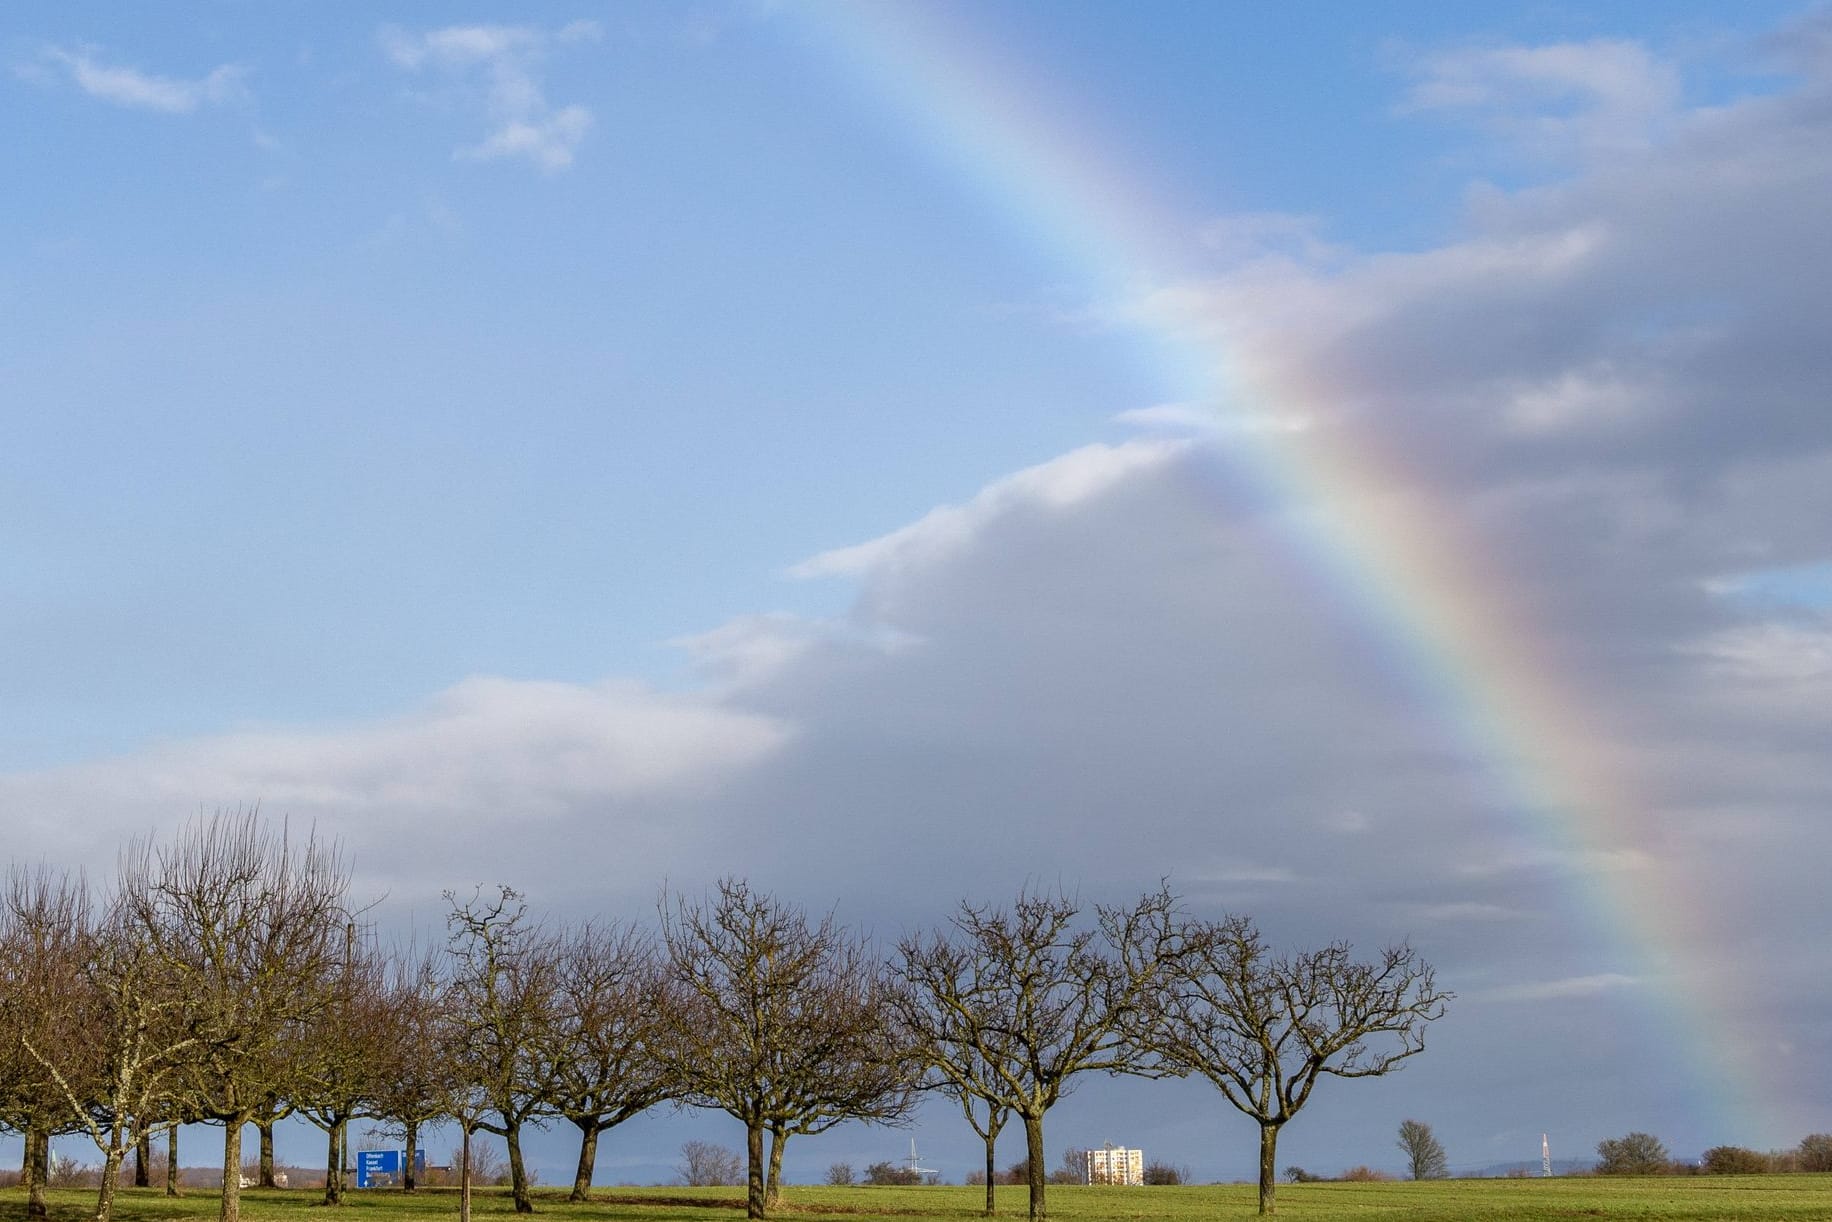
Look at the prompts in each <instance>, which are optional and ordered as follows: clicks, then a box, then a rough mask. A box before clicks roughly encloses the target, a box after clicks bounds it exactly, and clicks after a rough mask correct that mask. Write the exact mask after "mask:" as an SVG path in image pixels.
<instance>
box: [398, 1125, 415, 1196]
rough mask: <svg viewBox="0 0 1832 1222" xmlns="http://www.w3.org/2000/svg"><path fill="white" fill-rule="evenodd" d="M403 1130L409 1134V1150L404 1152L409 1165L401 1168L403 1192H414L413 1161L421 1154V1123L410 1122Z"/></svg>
mask: <svg viewBox="0 0 1832 1222" xmlns="http://www.w3.org/2000/svg"><path fill="white" fill-rule="evenodd" d="M401 1128H402V1129H403V1130H404V1131H405V1132H406V1134H407V1149H406V1150H405V1151H404V1153H405V1154H406V1155H407V1165H406V1166H404V1167H402V1168H401V1191H402V1192H412V1191H413V1190H414V1178H413V1160H414V1157H415V1156H416V1155H417V1154H419V1152H420V1122H419V1121H417V1120H409V1121H407V1122H405V1123H404V1124H402V1126H401Z"/></svg>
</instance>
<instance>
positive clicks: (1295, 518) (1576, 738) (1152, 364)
mask: <svg viewBox="0 0 1832 1222" xmlns="http://www.w3.org/2000/svg"><path fill="white" fill-rule="evenodd" d="M960 20H961V19H960V17H959V16H952V15H950V14H949V11H946V10H944V8H943V6H939V5H934V6H932V5H916V4H910V5H905V4H893V3H873V4H830V5H821V6H818V7H817V8H816V9H814V10H813V13H812V15H811V16H810V18H809V21H810V29H811V30H812V32H813V34H814V35H815V37H816V38H817V40H818V41H820V42H822V43H823V44H824V45H825V49H826V50H827V51H828V52H829V53H830V54H831V56H832V58H833V61H834V63H835V64H836V65H838V67H839V69H840V70H841V71H843V72H845V73H848V74H850V75H853V76H855V77H856V78H857V83H858V87H859V89H860V90H861V91H862V92H863V93H864V94H866V95H867V96H873V97H876V98H878V99H880V100H882V101H885V102H888V103H889V104H890V105H891V106H893V107H894V108H895V109H896V110H898V111H899V112H901V114H902V115H903V117H904V118H905V119H906V120H907V122H908V124H909V125H910V129H911V131H912V133H913V134H914V135H915V136H917V137H918V138H920V139H921V140H923V141H924V142H925V143H926V144H927V145H928V146H929V152H930V153H931V154H932V155H934V156H936V157H937V158H938V159H939V161H940V162H941V163H942V164H943V165H944V166H945V167H947V169H948V170H949V171H950V172H952V173H955V174H958V175H960V176H962V177H963V178H964V180H965V181H966V182H968V183H970V184H972V185H973V186H974V187H975V188H977V189H979V190H981V191H983V192H984V194H985V196H986V199H987V202H988V204H989V205H990V206H991V208H992V209H993V210H994V211H995V212H997V213H1000V214H1003V215H1004V216H1005V217H1007V218H1008V219H1009V220H1010V221H1012V222H1014V223H1015V225H1016V227H1017V228H1019V229H1020V230H1021V231H1022V233H1023V234H1024V235H1025V236H1026V237H1027V238H1029V239H1032V240H1034V241H1036V242H1038V243H1040V244H1041V245H1042V247H1043V248H1044V250H1043V253H1046V254H1048V255H1051V256H1055V257H1066V258H1068V259H1070V260H1071V261H1073V263H1074V264H1075V266H1077V267H1078V268H1079V269H1080V271H1081V272H1082V274H1083V275H1084V276H1085V277H1086V278H1087V279H1089V280H1090V281H1092V282H1093V284H1094V286H1095V288H1096V290H1097V291H1101V292H1105V293H1108V294H1110V295H1112V296H1113V297H1114V298H1116V299H1120V300H1128V299H1137V298H1138V297H1139V296H1140V295H1141V294H1142V292H1143V291H1144V290H1145V289H1148V288H1149V287H1150V286H1152V285H1154V284H1162V283H1174V282H1175V281H1176V279H1177V278H1178V276H1177V273H1178V272H1179V271H1180V270H1183V269H1187V267H1188V266H1189V260H1188V247H1187V246H1186V245H1184V244H1185V243H1187V242H1188V241H1189V240H1190V238H1189V235H1192V234H1194V233H1195V231H1196V228H1197V227H1196V226H1195V225H1194V224H1192V222H1191V220H1190V219H1189V218H1190V217H1191V216H1192V215H1195V214H1194V213H1193V212H1192V211H1191V210H1189V209H1184V208H1177V207H1170V206H1168V205H1166V204H1165V203H1164V202H1162V196H1161V195H1157V194H1154V193H1152V192H1150V191H1147V190H1144V189H1142V187H1141V182H1142V180H1143V177H1144V176H1143V175H1141V174H1140V173H1138V172H1136V171H1133V170H1132V169H1131V167H1128V166H1126V165H1125V164H1124V162H1123V159H1121V158H1119V157H1117V156H1115V155H1113V154H1111V153H1109V152H1107V151H1106V150H1108V149H1111V148H1115V147H1118V142H1116V141H1113V140H1103V138H1102V136H1101V123H1100V118H1099V116H1097V115H1090V114H1086V113H1077V110H1076V107H1075V104H1074V99H1073V98H1065V97H1062V96H1060V93H1059V91H1058V90H1057V89H1056V88H1055V87H1054V86H1053V84H1052V83H1050V82H1046V81H1044V80H1042V79H1039V77H1038V74H1037V73H1036V72H1035V71H1034V70H1033V69H1032V68H1031V67H1030V66H1028V65H1026V64H1025V63H1023V62H1022V61H1021V60H1020V59H1018V58H1016V57H1013V56H1010V55H1005V54H1002V53H1001V49H1000V48H999V47H997V46H996V45H995V44H994V43H993V42H992V41H991V40H989V39H988V38H987V37H986V36H985V33H984V32H983V31H980V30H975V29H968V28H965V27H963V26H962V25H960V24H959V22H960ZM1162 296H1163V295H1160V299H1159V300H1158V304H1157V305H1156V307H1155V308H1154V309H1152V310H1151V311H1149V317H1147V318H1146V319H1145V320H1144V321H1143V322H1142V323H1141V324H1140V326H1139V338H1140V341H1141V342H1140V348H1139V356H1140V359H1141V360H1142V361H1143V363H1144V370H1145V372H1147V373H1148V374H1149V375H1150V376H1152V377H1153V378H1154V379H1157V380H1159V382H1160V384H1163V385H1166V386H1168V387H1170V388H1172V389H1171V393H1170V395H1169V396H1168V397H1171V398H1177V399H1185V400H1194V401H1196V402H1200V403H1204V404H1214V405H1226V406H1225V407H1222V406H1216V407H1214V408H1212V409H1211V410H1212V411H1214V412H1215V413H1216V416H1217V420H1218V421H1220V422H1225V421H1226V420H1227V419H1228V418H1229V417H1230V416H1232V417H1235V418H1237V419H1238V418H1240V417H1241V416H1243V415H1245V416H1246V419H1247V420H1248V421H1249V422H1252V421H1255V420H1257V421H1259V422H1262V423H1263V422H1265V421H1266V420H1268V419H1278V418H1280V417H1283V418H1287V419H1290V418H1293V417H1295V418H1299V419H1302V418H1304V417H1305V416H1307V415H1309V414H1310V413H1309V412H1307V410H1306V409H1307V406H1308V405H1311V404H1316V405H1326V404H1329V403H1331V402H1333V401H1336V400H1339V399H1340V397H1341V396H1340V395H1339V394H1337V393H1335V392H1334V391H1333V390H1332V388H1330V387H1327V386H1320V385H1311V384H1306V383H1305V380H1304V379H1302V378H1301V377H1298V376H1294V375H1293V374H1291V373H1290V372H1289V371H1286V370H1279V369H1276V368H1273V367H1272V366H1270V365H1269V364H1268V363H1267V362H1264V361H1256V360H1255V359H1254V354H1252V353H1250V352H1246V351H1241V350H1238V349H1239V347H1240V346H1239V345H1238V344H1231V342H1230V340H1229V339H1228V338H1227V337H1226V336H1225V335H1223V336H1221V337H1219V338H1218V337H1217V328H1216V325H1215V320H1214V319H1213V318H1207V317H1203V316H1200V315H1199V313H1198V312H1197V310H1196V308H1195V307H1194V306H1192V305H1189V304H1179V303H1178V302H1177V301H1176V300H1175V299H1174V298H1172V299H1171V300H1168V301H1165V300H1162V299H1161V298H1162ZM1271 412H1276V413H1277V415H1276V416H1271V415H1270V413H1271ZM1249 413H1250V414H1249ZM1319 414H1328V413H1319ZM1228 436H1229V442H1230V444H1228V445H1226V446H1222V447H1217V448H1218V449H1219V450H1220V451H1221V452H1222V460H1223V461H1224V462H1226V463H1227V464H1228V468H1227V478H1228V479H1229V480H1230V481H1232V482H1234V483H1235V484H1236V486H1239V487H1242V488H1243V489H1244V490H1245V491H1247V492H1249V493H1251V494H1253V495H1254V496H1255V498H1256V499H1263V500H1264V501H1265V502H1266V503H1269V504H1275V505H1279V506H1283V507H1285V509H1284V512H1283V513H1282V514H1281V515H1280V517H1281V520H1282V521H1283V522H1284V523H1285V528H1286V530H1287V532H1288V533H1287V536H1286V541H1285V543H1286V546H1288V547H1289V548H1290V549H1291V550H1292V552H1293V553H1294V556H1295V559H1296V562H1297V563H1298V564H1299V565H1300V566H1301V568H1302V569H1303V570H1304V571H1305V572H1306V573H1307V574H1308V575H1309V577H1310V579H1311V580H1313V581H1315V582H1318V583H1319V584H1321V585H1323V586H1325V587H1327V588H1328V590H1329V591H1330V592H1331V595H1332V597H1333V598H1335V599H1337V600H1339V601H1340V603H1341V605H1343V606H1345V607H1348V608H1351V609H1352V614H1353V617H1354V619H1355V620H1356V622H1357V623H1358V624H1359V626H1360V629H1361V631H1362V632H1363V633H1364V635H1365V639H1366V641H1367V642H1368V644H1369V646H1370V647H1371V648H1373V649H1376V650H1378V651H1379V652H1380V654H1381V656H1382V660H1383V662H1384V664H1385V665H1387V666H1388V667H1390V668H1391V669H1392V670H1393V672H1394V673H1396V674H1398V675H1400V676H1402V677H1403V678H1404V680H1405V682H1406V683H1407V684H1408V685H1409V688H1410V690H1411V691H1413V692H1414V693H1415V695H1416V698H1417V699H1418V700H1419V701H1420V703H1421V705H1422V707H1424V708H1426V709H1427V710H1430V711H1431V712H1432V713H1433V715H1434V718H1435V721H1436V723H1437V724H1438V726H1439V727H1440V729H1441V732H1442V733H1443V734H1444V735H1445V736H1446V737H1447V738H1448V739H1449V740H1450V741H1451V742H1452V744H1453V745H1454V746H1455V747H1456V749H1457V750H1458V751H1460V752H1461V753H1462V755H1463V756H1464V758H1466V759H1468V760H1469V761H1471V762H1472V763H1473V764H1474V765H1475V766H1477V767H1478V768H1480V770H1481V772H1482V774H1483V775H1485V776H1486V777H1488V778H1489V783H1490V784H1491V785H1492V786H1493V787H1494V800H1493V805H1494V807H1495V808H1496V809H1500V810H1504V811H1506V812H1508V815H1509V817H1511V818H1512V819H1513V820H1515V821H1516V823H1517V824H1518V826H1519V828H1520V829H1521V830H1523V831H1524V832H1525V833H1526V834H1527V835H1528V836H1529V837H1530V838H1531V839H1532V840H1533V842H1534V843H1536V844H1538V845H1540V846H1542V847H1543V848H1545V849H1547V850H1549V852H1550V853H1551V854H1553V855H1556V857H1557V859H1559V860H1564V861H1570V862H1578V863H1582V862H1591V863H1595V862H1599V861H1605V860H1609V859H1612V858H1616V859H1619V858H1621V857H1622V856H1623V855H1624V854H1631V853H1632V854H1640V853H1642V852H1643V850H1645V849H1646V848H1647V846H1656V847H1655V850H1654V851H1653V852H1652V853H1648V854H1647V855H1646V859H1645V860H1644V861H1643V862H1642V868H1636V869H1622V870H1601V869H1595V868H1589V869H1587V868H1582V867H1581V866H1578V867H1574V868H1572V869H1570V870H1569V871H1568V880H1569V884H1570V887H1571V891H1572V897H1571V902H1572V904H1573V905H1574V907H1575V908H1576V909H1577V910H1578V911H1579V912H1580V913H1581V914H1582V917H1583V919H1585V920H1588V921H1589V922H1590V923H1591V925H1592V927H1593V929H1594V932H1595V933H1596V934H1597V935H1599V936H1600V937H1601V938H1602V940H1603V942H1604V953H1605V954H1606V955H1607V957H1608V958H1609V959H1610V960H1612V961H1613V963H1614V965H1615V966H1614V969H1613V971H1614V974H1618V975H1621V976H1624V977H1630V978H1633V979H1634V980H1636V981H1638V982H1640V983H1639V985H1638V987H1636V988H1634V989H1633V990H1629V991H1628V992H1629V995H1632V996H1634V997H1636V998H1637V999H1638V1001H1639V1004H1640V1007H1641V1013H1640V1015H1639V1018H1640V1020H1641V1021H1642V1022H1644V1023H1645V1025H1646V1027H1647V1036H1648V1038H1652V1039H1656V1040H1660V1041H1662V1042H1663V1043H1662V1045H1657V1046H1664V1048H1665V1049H1667V1050H1668V1051H1669V1054H1670V1056H1671V1059H1672V1062H1673V1064H1674V1069H1675V1075H1676V1076H1678V1075H1682V1074H1684V1075H1689V1076H1690V1078H1689V1084H1690V1088H1691V1092H1692V1096H1691V1098H1690V1099H1689V1101H1688V1106H1689V1107H1691V1108H1692V1109H1694V1114H1695V1118H1696V1119H1698V1120H1699V1121H1700V1123H1701V1125H1702V1126H1703V1127H1705V1128H1706V1129H1707V1130H1709V1131H1721V1133H1722V1135H1723V1139H1724V1140H1742V1141H1747V1140H1749V1137H1748V1135H1749V1134H1753V1133H1759V1132H1764V1131H1766V1130H1769V1129H1772V1128H1773V1127H1774V1126H1775V1124H1776V1116H1775V1115H1774V1112H1773V1110H1772V1109H1765V1108H1761V1107H1758V1106H1757V1104H1758V1102H1759V1101H1761V1100H1766V1099H1782V1098H1785V1097H1786V1095H1787V1092H1785V1091H1783V1090H1780V1089H1778V1087H1779V1085H1780V1084H1778V1083H1770V1084H1764V1083H1761V1082H1760V1080H1759V1078H1757V1077H1754V1076H1752V1074H1751V1073H1750V1069H1751V1066H1752V1065H1754V1064H1756V1063H1758V1062H1759V1061H1760V1060H1761V1059H1762V1058H1760V1057H1759V1056H1758V1055H1756V1052H1757V1050H1755V1049H1754V1048H1751V1047H1750V1046H1749V1045H1748V1042H1747V1037H1746V1036H1739V1034H1738V1033H1739V1027H1738V1024H1737V1023H1736V1022H1733V1020H1732V1016H1731V1015H1730V1014H1729V1013H1728V1011H1727V1009H1726V1008H1725V1007H1724V1006H1723V1004H1722V1002H1721V1001H1720V1000H1719V999H1720V998H1729V997H1734V996H1736V995H1737V991H1736V989H1735V988H1734V986H1733V985H1732V983H1731V982H1729V981H1727V980H1725V979H1723V978H1722V976H1721V973H1719V972H1718V971H1715V970H1713V969H1710V968H1707V967H1706V966H1704V965H1703V963H1702V961H1701V960H1700V958H1699V956H1697V955H1696V954H1694V953H1692V952H1690V951H1689V949H1688V948H1690V947H1693V946H1697V945H1701V944H1702V939H1703V938H1704V931H1703V930H1702V929H1701V928H1700V926H1699V923H1698V919H1697V918H1696V917H1691V916H1688V915H1687V907H1686V905H1684V904H1683V903H1678V902H1675V898H1676V897H1677V896H1683V895H1684V894H1687V893H1689V892H1690V888H1689V887H1688V886H1687V880H1686V879H1684V878H1683V877H1676V871H1677V870H1678V867H1676V866H1674V865H1672V863H1669V862H1666V861H1664V860H1661V861H1660V862H1659V865H1658V868H1653V867H1652V863H1653V862H1654V861H1655V860H1657V859H1658V848H1657V846H1658V845H1659V844H1660V842H1661V837H1660V832H1659V826H1658V820H1657V818H1656V817H1655V816H1656V813H1657V812H1654V811H1653V810H1651V809H1650V807H1649V804H1648V803H1647V802H1645V801H1643V800H1641V799H1640V798H1639V797H1638V796H1637V794H1636V793H1635V792H1634V791H1633V786H1632V785H1631V784H1630V782H1629V779H1628V778H1627V777H1626V776H1625V775H1624V774H1625V771H1626V770H1625V768H1624V767H1623V766H1622V765H1621V763H1620V762H1619V761H1618V760H1616V759H1614V758H1612V755H1611V753H1610V749H1609V744H1610V742H1611V741H1612V735H1611V733H1610V732H1609V728H1608V727H1607V726H1605V725H1601V724H1598V720H1597V718H1598V714H1596V713H1595V712H1594V711H1593V707H1594V702H1590V701H1587V700H1585V699H1584V698H1583V697H1582V696H1581V694H1580V693H1579V691H1578V690H1577V688H1576V687H1575V685H1573V684H1571V683H1570V682H1568V681H1566V680H1564V679H1563V678H1561V671H1562V670H1563V669H1564V668H1563V667H1561V665H1560V662H1559V659H1558V658H1557V657H1556V656H1555V655H1554V653H1553V651H1552V650H1551V649H1549V648H1548V647H1547V646H1546V645H1545V644H1544V643H1543V642H1542V640H1541V634H1538V633H1536V632H1535V630H1534V626H1533V624H1532V623H1531V622H1530V620H1529V618H1528V617H1527V616H1526V615H1524V614H1522V613H1521V611H1520V610H1518V609H1517V608H1516V607H1515V606H1514V605H1512V604H1511V603H1510V601H1509V600H1508V599H1507V598H1505V597H1504V594H1505V593H1506V591H1507V590H1508V589H1509V585H1508V578H1507V575H1506V574H1505V573H1504V572H1502V571H1500V570H1499V569H1498V568H1497V566H1496V565H1495V564H1494V563H1493V562H1492V561H1491V560H1489V559H1487V558H1486V549H1485V548H1484V547H1482V546H1481V545H1480V544H1479V542H1478V541H1477V540H1476V539H1475V538H1474V537H1472V535H1471V534H1470V533H1469V532H1468V531H1466V530H1465V529H1463V528H1462V527H1461V526H1460V525H1459V524H1458V522H1457V520H1456V517H1455V515H1454V514H1452V513H1449V512H1442V511H1438V508H1437V507H1436V506H1434V504H1433V502H1432V499H1431V497H1430V495H1429V492H1428V491H1427V489H1426V485H1425V482H1424V481H1422V480H1421V479H1419V478H1417V477H1416V476H1415V475H1414V474H1413V473H1411V472H1409V471H1408V470H1407V469H1406V466H1405V464H1404V462H1403V461H1402V460H1401V459H1400V457H1399V456H1398V455H1395V454H1392V453H1387V452H1383V448H1382V446H1381V444H1380V439H1379V438H1378V437H1376V436H1371V435H1369V434H1368V432H1367V431H1366V430H1364V431H1361V432H1359V433H1358V432H1356V431H1354V430H1353V426H1352V424H1351V425H1347V426H1337V425H1334V424H1332V425H1331V426H1330V427H1328V428H1309V429H1294V428H1247V429H1241V430H1238V431H1237V430H1232V429H1230V430H1229V433H1228Z"/></svg>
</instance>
